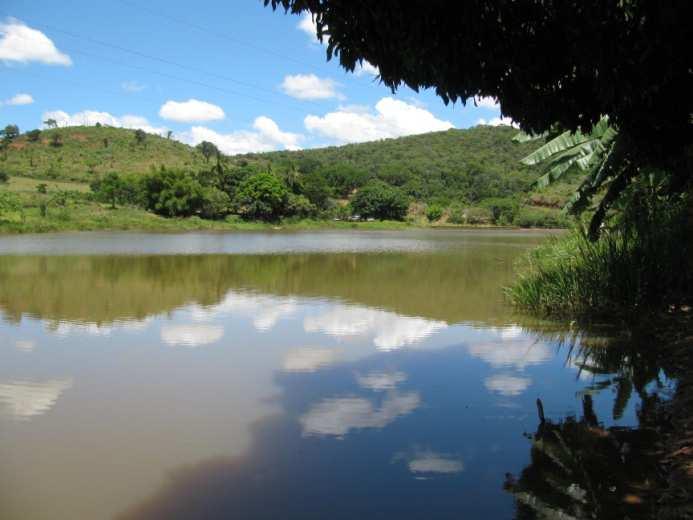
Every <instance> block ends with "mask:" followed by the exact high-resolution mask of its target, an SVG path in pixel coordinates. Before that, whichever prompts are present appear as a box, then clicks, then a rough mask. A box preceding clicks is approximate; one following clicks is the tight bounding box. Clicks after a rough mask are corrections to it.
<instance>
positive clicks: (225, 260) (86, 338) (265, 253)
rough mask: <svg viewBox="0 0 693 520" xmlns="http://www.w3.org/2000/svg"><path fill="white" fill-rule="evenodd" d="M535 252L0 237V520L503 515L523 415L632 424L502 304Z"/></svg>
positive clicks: (134, 237)
mask: <svg viewBox="0 0 693 520" xmlns="http://www.w3.org/2000/svg"><path fill="white" fill-rule="evenodd" d="M545 238H546V235H544V234H538V233H534V232H532V233H529V232H528V233H521V232H502V231H494V232H480V231H478V232H477V231H475V232H464V231H450V232H447V231H436V232H432V231H430V232H429V231H416V232H366V233H363V232H336V233H335V232H317V233H294V234H288V233H243V234H184V235H152V234H134V233H122V234H113V233H110V234H98V233H94V234H68V235H42V236H21V237H3V238H0V460H1V461H2V462H1V464H0V518H3V519H8V520H13V519H21V520H31V519H54V520H55V519H71V520H72V519H99V518H122V519H159V518H161V519H169V518H224V519H226V518H249V519H253V518H268V519H270V518H271V519H278V518H291V519H305V518H486V519H491V518H512V517H514V516H515V515H516V510H517V507H518V505H517V504H518V503H517V498H516V497H515V496H514V495H513V494H511V493H509V492H507V491H505V490H504V482H506V481H507V478H508V477H506V475H507V474H512V475H519V474H520V473H521V472H522V470H523V469H524V468H526V467H527V466H528V464H530V462H531V460H532V459H531V457H532V455H531V452H530V441H529V440H528V435H527V434H528V433H533V432H535V431H536V430H537V425H538V418H537V408H536V404H535V401H536V399H537V398H538V397H539V398H541V399H542V401H543V406H544V411H545V414H546V417H547V419H549V421H551V420H555V421H561V420H563V419H565V418H566V417H572V416H576V417H580V416H581V415H582V414H583V404H584V401H583V396H584V395H585V394H590V395H592V398H591V401H590V404H591V405H592V406H593V410H594V413H596V415H597V416H598V417H599V420H600V421H603V425H604V426H605V427H608V426H612V425H619V426H630V425H634V424H635V423H636V422H637V417H636V406H637V404H638V400H637V399H636V398H633V399H626V402H625V404H620V405H618V406H619V408H618V409H617V410H616V411H614V392H611V391H604V392H595V391H593V390H594V389H595V388H597V387H598V384H597V383H599V381H600V380H604V378H608V377H609V375H610V374H609V371H608V370H604V369H601V370H597V369H594V370H592V371H590V370H588V369H587V368H589V367H587V368H586V366H587V364H586V363H578V362H576V360H575V359H574V358H573V357H571V355H570V353H569V349H568V348H567V347H566V346H565V345H563V346H561V344H560V343H559V342H558V341H557V340H556V339H552V338H553V337H554V336H552V335H548V334H544V333H541V332H537V331H534V332H532V331H530V330H528V329H527V328H523V327H522V326H521V325H520V324H519V323H520V322H519V321H518V318H516V317H514V316H513V314H512V312H511V310H510V309H509V308H508V307H507V306H506V305H504V303H503V298H502V292H501V288H502V287H503V286H504V285H506V284H507V283H508V282H509V280H511V278H512V266H513V262H514V261H515V260H516V258H517V257H518V255H520V254H522V253H523V251H525V250H527V248H529V247H532V246H535V245H536V244H538V243H540V242H541V241H542V240H544V239H545ZM554 332H556V331H554ZM579 366H583V368H582V369H580V368H579ZM599 372H601V373H600V374H599V375H594V374H595V373H599ZM600 378H601V379H600ZM621 400H622V401H623V399H621Z"/></svg>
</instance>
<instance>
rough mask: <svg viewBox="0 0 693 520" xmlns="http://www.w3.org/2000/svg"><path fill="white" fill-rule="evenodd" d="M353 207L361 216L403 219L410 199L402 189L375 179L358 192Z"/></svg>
mask: <svg viewBox="0 0 693 520" xmlns="http://www.w3.org/2000/svg"><path fill="white" fill-rule="evenodd" d="M351 208H352V212H353V213H354V214H355V215H359V216H361V217H373V218H377V219H381V220H384V219H390V220H402V219H404V217H405V216H406V214H407V210H408V209H409V200H408V199H407V196H406V195H405V194H404V192H402V191H401V190H400V189H398V188H393V187H392V186H390V185H389V184H386V183H384V182H382V181H379V180H374V181H371V182H369V183H368V184H366V185H365V186H364V187H363V188H361V189H360V190H359V191H357V192H356V195H354V198H353V199H352V201H351Z"/></svg>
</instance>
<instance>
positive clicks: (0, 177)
mask: <svg viewBox="0 0 693 520" xmlns="http://www.w3.org/2000/svg"><path fill="white" fill-rule="evenodd" d="M9 180H10V176H9V175H8V174H7V172H4V171H2V170H0V184H5V183H6V182H7V181H9Z"/></svg>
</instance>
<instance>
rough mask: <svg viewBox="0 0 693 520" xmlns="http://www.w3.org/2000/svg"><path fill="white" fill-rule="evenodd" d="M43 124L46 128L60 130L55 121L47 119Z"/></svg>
mask: <svg viewBox="0 0 693 520" xmlns="http://www.w3.org/2000/svg"><path fill="white" fill-rule="evenodd" d="M43 124H44V126H45V127H46V128H58V122H57V121H56V120H55V119H46V120H45V121H44V122H43Z"/></svg>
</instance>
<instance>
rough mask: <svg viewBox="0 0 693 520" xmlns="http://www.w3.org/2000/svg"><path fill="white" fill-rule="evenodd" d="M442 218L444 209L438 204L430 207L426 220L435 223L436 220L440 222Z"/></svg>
mask: <svg viewBox="0 0 693 520" xmlns="http://www.w3.org/2000/svg"><path fill="white" fill-rule="evenodd" d="M442 216H443V208H441V207H440V206H438V205H437V204H432V205H430V206H428V208H426V218H427V219H428V221H429V222H435V221H436V220H440V217H442Z"/></svg>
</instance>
